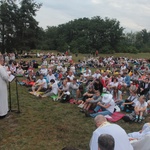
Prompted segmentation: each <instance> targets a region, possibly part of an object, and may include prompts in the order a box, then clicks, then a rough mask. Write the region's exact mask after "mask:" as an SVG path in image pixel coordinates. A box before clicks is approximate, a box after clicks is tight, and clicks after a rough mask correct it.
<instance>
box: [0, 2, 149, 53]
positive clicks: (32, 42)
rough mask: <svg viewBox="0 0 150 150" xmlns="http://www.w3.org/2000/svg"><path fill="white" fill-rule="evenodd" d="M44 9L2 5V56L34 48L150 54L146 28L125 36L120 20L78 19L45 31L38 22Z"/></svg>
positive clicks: (31, 4) (33, 4) (25, 4)
mask: <svg viewBox="0 0 150 150" xmlns="http://www.w3.org/2000/svg"><path fill="white" fill-rule="evenodd" d="M41 6H42V4H40V3H37V2H35V1H34V0H21V1H19V2H18V3H17V2H16V1H14V0H2V1H1V2H0V50H1V52H2V53H4V52H5V51H7V52H11V51H16V52H21V51H22V50H26V51H30V50H31V49H40V50H58V51H61V52H65V51H66V50H68V51H71V52H72V53H79V52H80V53H93V52H95V51H96V50H98V51H99V53H115V52H124V53H138V52H150V32H148V31H147V30H146V29H143V30H142V31H138V32H135V33H133V32H130V33H126V34H125V33H124V28H123V27H121V26H120V22H119V21H118V20H116V19H110V18H107V17H106V18H104V19H103V18H101V17H100V16H95V17H92V18H79V19H75V20H72V21H69V22H67V23H65V24H61V25H58V26H48V27H47V28H46V29H43V28H41V27H39V25H38V22H37V21H36V19H35V16H36V12H37V11H38V10H39V9H40V7H41Z"/></svg>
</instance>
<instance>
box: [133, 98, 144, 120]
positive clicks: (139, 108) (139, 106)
mask: <svg viewBox="0 0 150 150" xmlns="http://www.w3.org/2000/svg"><path fill="white" fill-rule="evenodd" d="M146 110H147V102H146V101H145V96H144V95H142V96H140V97H139V100H138V101H137V102H136V105H135V108H134V111H135V114H136V118H135V122H139V123H140V122H142V119H143V114H144V113H146Z"/></svg>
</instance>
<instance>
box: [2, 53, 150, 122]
mask: <svg viewBox="0 0 150 150" xmlns="http://www.w3.org/2000/svg"><path fill="white" fill-rule="evenodd" d="M24 55H27V54H24ZM37 57H40V59H39V60H40V61H36V60H37V59H35V60H34V58H32V59H27V60H26V59H23V58H20V59H16V58H15V54H14V53H11V54H7V53H5V54H4V60H5V68H6V70H7V72H8V73H9V74H15V75H16V76H22V77H23V80H22V81H21V82H20V84H22V85H24V86H27V87H30V88H29V91H30V93H31V94H34V95H35V96H37V97H40V98H44V97H48V96H52V98H53V100H55V101H61V102H72V103H75V104H78V107H80V108H81V112H85V114H86V116H91V117H95V116H97V115H98V114H102V115H111V114H113V112H114V110H115V109H116V108H118V107H119V109H120V110H124V111H126V112H133V111H135V116H136V117H135V121H139V122H141V121H142V119H143V114H144V113H145V112H147V107H149V101H148V100H149V95H150V90H149V89H150V62H149V61H148V60H146V59H133V58H127V57H113V56H109V57H105V58H104V57H99V56H95V57H94V56H90V55H89V56H86V57H84V58H83V60H78V62H74V61H73V57H72V55H69V54H68V53H57V54H54V53H47V54H44V53H42V54H37ZM141 96H142V97H141ZM116 105H117V106H118V107H116ZM139 107H143V108H144V109H143V111H142V113H141V109H140V108H139ZM91 110H92V113H89V112H90V111H91Z"/></svg>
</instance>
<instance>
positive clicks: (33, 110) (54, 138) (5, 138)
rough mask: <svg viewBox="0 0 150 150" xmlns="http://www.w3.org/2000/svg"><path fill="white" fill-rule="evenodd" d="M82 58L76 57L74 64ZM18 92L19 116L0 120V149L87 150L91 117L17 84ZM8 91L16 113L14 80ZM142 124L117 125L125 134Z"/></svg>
mask: <svg viewBox="0 0 150 150" xmlns="http://www.w3.org/2000/svg"><path fill="white" fill-rule="evenodd" d="M121 55H122V56H124V55H123V54H121ZM140 56H142V55H137V57H139V58H140ZM83 57H84V55H79V57H77V58H75V61H77V60H78V59H82V58H83ZM131 57H132V56H131ZM145 58H148V57H147V54H145ZM18 79H19V80H20V78H18ZM18 89H19V100H20V110H21V113H15V112H10V113H9V114H10V115H9V117H8V118H5V119H2V120H0V150H61V149H62V148H63V147H65V146H74V147H76V148H79V149H80V150H88V149H89V140H90V138H91V135H92V132H93V131H94V130H95V125H94V122H93V119H92V118H86V117H85V116H84V114H82V113H81V112H79V108H78V107H77V106H76V105H74V104H62V103H58V102H53V101H52V100H51V99H50V98H45V99H39V98H36V97H35V96H33V95H30V94H29V93H28V89H27V88H26V87H23V86H20V85H18ZM11 91H12V103H13V104H12V108H13V109H16V110H17V104H16V92H15V82H14V81H13V83H11ZM147 121H149V120H148V117H147V118H146V120H145V122H147ZM143 123H144V122H143ZM143 123H142V124H138V123H132V124H131V123H125V122H124V121H123V120H120V121H119V122H117V124H119V125H120V126H122V127H123V128H124V129H125V130H126V131H127V132H132V131H136V130H140V129H141V127H142V125H143Z"/></svg>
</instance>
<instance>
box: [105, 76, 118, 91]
mask: <svg viewBox="0 0 150 150" xmlns="http://www.w3.org/2000/svg"><path fill="white" fill-rule="evenodd" d="M114 87H118V79H117V78H113V79H112V82H110V83H109V84H108V85H107V89H108V90H109V91H110V92H111V91H112V89H113V88H114Z"/></svg>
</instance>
